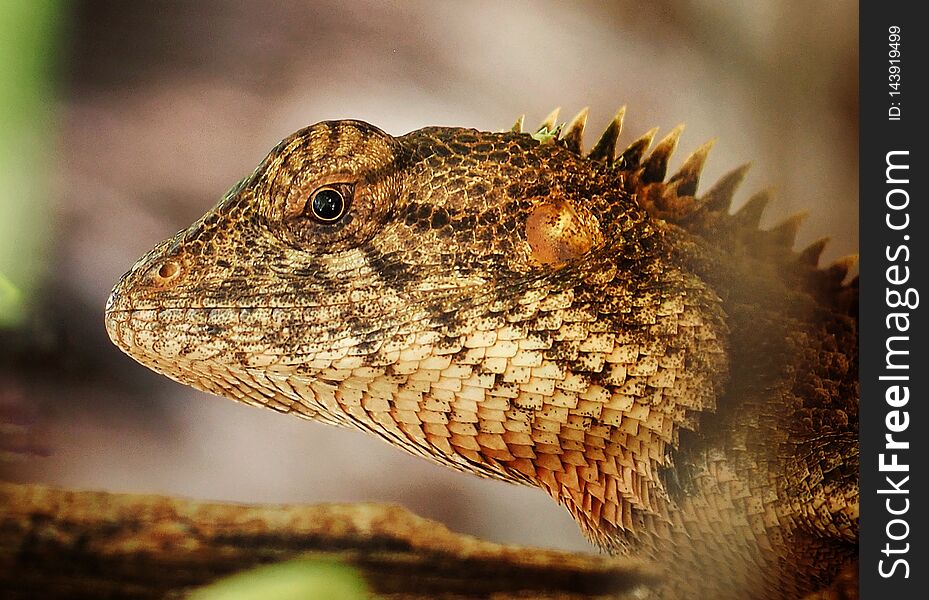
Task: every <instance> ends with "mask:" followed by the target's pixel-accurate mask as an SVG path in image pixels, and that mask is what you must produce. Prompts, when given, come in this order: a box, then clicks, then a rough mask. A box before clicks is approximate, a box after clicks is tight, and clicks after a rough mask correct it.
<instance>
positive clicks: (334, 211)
mask: <svg viewBox="0 0 929 600" xmlns="http://www.w3.org/2000/svg"><path fill="white" fill-rule="evenodd" d="M351 197H352V187H351V186H350V185H348V184H338V185H334V186H326V187H324V188H320V189H318V190H316V191H315V192H313V193H312V194H311V196H310V201H309V202H307V204H306V208H305V209H304V215H306V216H309V217H312V218H313V219H314V220H316V221H318V222H320V223H324V224H327V225H328V224H330V223H335V222H336V221H338V220H339V219H341V218H342V217H343V216H345V213H346V212H348V207H349V204H350V203H351Z"/></svg>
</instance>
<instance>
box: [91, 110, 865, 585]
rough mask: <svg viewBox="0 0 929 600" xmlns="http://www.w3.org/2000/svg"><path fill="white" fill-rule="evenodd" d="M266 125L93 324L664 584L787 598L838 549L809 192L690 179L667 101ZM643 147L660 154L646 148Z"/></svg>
mask: <svg viewBox="0 0 929 600" xmlns="http://www.w3.org/2000/svg"><path fill="white" fill-rule="evenodd" d="M557 114H558V113H557V111H554V112H553V113H552V114H551V115H549V116H548V117H547V118H546V119H545V120H544V122H543V123H542V124H541V125H540V127H539V128H538V129H537V130H534V131H524V120H523V118H522V117H521V118H520V119H519V120H518V121H517V123H516V124H515V125H514V126H513V127H512V129H511V130H509V131H504V132H484V131H478V130H475V129H466V128H455V127H426V128H423V129H419V130H417V131H413V132H410V133H408V134H406V135H402V136H392V135H389V134H387V133H385V132H384V131H381V130H380V129H378V128H377V127H375V126H373V125H370V124H368V123H365V122H362V121H356V120H341V121H324V122H321V123H318V124H315V125H312V126H309V127H307V128H304V129H302V130H300V131H297V132H296V133H294V134H293V135H291V136H289V137H287V138H286V139H284V140H283V141H282V142H280V143H279V144H278V145H277V146H276V147H275V148H274V149H273V150H271V152H270V153H269V154H268V155H267V157H266V158H265V159H264V160H263V161H262V162H261V163H260V164H259V166H258V167H257V169H256V170H255V171H254V172H253V173H252V174H251V175H249V176H248V177H245V178H244V179H242V180H241V181H239V182H238V183H237V184H236V185H235V186H234V187H233V188H232V189H231V190H230V191H229V192H227V193H226V194H225V195H224V196H223V197H222V198H221V200H220V201H219V202H218V203H217V204H216V205H215V206H214V207H213V208H212V209H211V210H210V211H209V212H207V213H206V214H205V215H204V216H203V217H201V218H200V219H199V220H197V221H196V222H195V223H193V224H192V225H191V226H190V227H188V228H186V229H183V230H181V231H180V232H178V233H177V234H176V235H174V236H172V237H170V238H168V239H167V240H165V241H163V242H162V243H160V244H158V245H157V246H155V247H154V248H153V249H152V250H151V251H150V252H148V253H147V254H145V255H144V256H143V257H142V258H140V259H139V260H138V261H137V262H136V263H135V265H134V266H132V268H131V269H130V270H129V271H128V272H127V273H126V274H125V275H124V276H123V278H122V279H121V280H120V281H119V282H118V283H117V284H116V286H115V287H114V289H113V291H112V293H111V295H110V297H109V299H108V301H107V305H106V309H105V324H106V329H107V331H108V333H109V336H110V338H111V339H112V341H113V342H114V343H115V344H117V345H118V346H119V347H120V348H121V349H122V350H123V351H124V352H126V353H127V354H129V355H130V356H131V357H132V358H134V359H135V360H137V361H139V362H140V363H142V364H143V365H146V366H147V367H149V368H151V369H153V370H155V371H157V372H159V373H162V374H164V375H166V376H168V377H170V378H172V379H174V380H176V381H178V382H180V383H183V384H186V385H190V386H193V387H194V388H197V389H199V390H203V391H206V392H209V393H212V394H215V395H219V396H224V397H227V398H230V399H232V400H236V401H240V402H244V403H247V404H251V405H256V406H262V407H267V408H270V409H272V410H275V411H280V412H283V413H289V414H293V415H297V416H299V417H304V418H308V419H314V420H318V421H323V422H326V423H331V424H335V425H339V426H344V427H350V428H355V429H360V430H363V431H367V432H370V433H372V434H374V435H376V436H378V437H380V438H383V439H384V440H386V441H387V442H389V443H390V444H392V445H394V446H396V447H399V448H401V449H403V450H405V451H407V452H410V453H412V454H414V455H417V456H420V457H424V458H426V459H429V460H431V461H434V462H437V463H439V464H442V465H445V466H448V467H451V468H453V469H457V470H459V471H464V472H467V473H472V474H477V475H480V476H485V477H491V478H496V479H502V480H505V481H509V482H515V483H522V484H528V485H532V486H536V487H538V488H541V489H542V490H544V491H545V492H546V493H548V494H549V495H550V496H551V497H552V498H554V499H555V500H556V501H557V502H559V503H560V504H562V505H564V507H565V508H566V509H567V510H568V511H569V512H570V514H571V515H572V516H573V517H574V519H575V520H576V521H577V523H578V525H579V526H580V528H581V530H582V531H583V532H584V533H585V534H586V535H587V537H588V538H589V539H590V540H591V541H592V542H593V543H594V544H596V545H597V546H599V547H600V548H602V549H604V550H605V551H608V552H611V553H615V554H621V555H631V556H636V557H642V558H646V559H650V560H653V561H655V562H656V563H658V564H659V565H664V566H665V567H666V569H667V570H666V576H665V578H664V582H663V584H662V585H661V586H660V587H659V588H657V589H654V590H652V592H653V593H654V594H655V595H656V596H657V597H665V598H675V597H684V596H687V597H717V598H764V599H773V598H791V597H801V596H803V595H805V594H809V593H811V592H815V591H816V590H820V589H824V588H826V587H828V586H829V585H830V584H831V582H832V581H833V580H834V579H835V578H836V576H837V574H839V573H840V572H842V570H843V569H845V572H846V573H847V572H848V570H849V569H853V568H854V564H855V559H856V555H857V537H858V525H857V519H858V480H857V473H858V441H857V437H858V436H857V429H858V396H859V391H858V381H857V278H854V279H853V280H852V281H851V282H848V283H845V281H846V280H847V279H848V271H849V269H850V268H851V266H853V263H852V261H851V260H840V261H838V262H836V263H835V264H833V265H831V266H829V267H825V268H824V267H820V266H819V261H820V255H821V252H822V250H823V247H824V245H825V240H822V241H819V242H816V243H814V244H812V245H811V246H809V247H808V248H806V249H804V250H801V251H799V252H797V251H794V250H793V246H794V241H795V236H796V234H797V230H798V228H799V226H800V223H801V221H802V215H799V216H794V217H791V218H788V219H787V220H786V221H784V222H783V223H781V224H780V225H777V226H775V227H773V228H771V229H767V230H765V229H761V228H760V226H759V222H760V218H761V216H762V211H763V210H764V207H765V204H766V203H767V201H768V194H767V193H765V192H762V193H760V194H756V195H755V196H752V197H751V198H750V199H749V200H748V201H747V202H746V203H745V204H744V206H743V207H741V208H740V209H739V210H738V211H736V212H734V213H731V204H732V200H733V197H734V194H735V191H736V188H737V187H738V185H739V183H740V182H741V180H742V179H743V177H744V175H745V173H746V170H747V165H743V166H741V167H738V168H736V169H735V170H733V171H731V172H730V173H728V174H727V175H724V176H723V177H722V178H721V179H720V180H719V181H718V182H717V183H716V184H714V185H713V186H711V188H710V189H709V190H708V191H705V192H704V193H702V194H699V195H698V193H697V192H698V185H699V177H700V173H701V170H702V167H703V165H704V163H705V161H706V158H707V155H708V152H709V150H710V147H711V146H712V142H710V143H707V144H705V145H703V146H701V147H699V148H698V149H697V150H696V151H694V152H693V153H692V154H691V155H690V156H689V157H688V158H686V159H685V160H684V162H683V163H682V165H681V167H680V169H679V170H678V171H677V172H675V173H674V174H672V175H671V176H670V177H669V176H668V164H669V160H670V157H671V155H672V153H673V152H674V151H675V149H676V147H677V144H678V139H679V137H680V134H681V131H682V127H683V126H679V127H677V128H675V129H674V130H673V131H671V132H670V133H669V134H668V135H667V136H665V137H664V138H662V139H661V140H659V141H658V142H657V143H655V145H654V147H652V144H653V141H654V139H655V136H656V131H657V128H656V129H652V130H651V131H649V132H648V133H646V134H645V135H643V136H642V137H640V138H638V139H636V140H634V141H633V142H632V143H631V144H629V145H628V147H627V148H626V149H625V150H622V151H620V152H617V140H618V138H619V135H620V132H621V129H622V122H623V117H624V114H625V107H623V109H621V110H620V111H619V112H618V113H617V114H616V116H615V117H614V118H613V119H612V121H611V122H610V123H609V125H608V126H607V128H606V130H605V131H604V132H603V134H602V135H601V136H600V138H599V140H598V141H597V142H596V144H595V145H594V146H593V147H592V149H590V150H589V151H586V152H585V150H584V141H583V136H584V131H585V126H586V122H587V116H588V111H587V109H584V110H583V111H581V112H580V113H579V114H578V116H577V117H575V118H574V119H572V120H571V121H570V122H569V123H567V124H564V123H562V124H560V125H559V124H557V123H558V121H557ZM650 148H651V151H649V149H650Z"/></svg>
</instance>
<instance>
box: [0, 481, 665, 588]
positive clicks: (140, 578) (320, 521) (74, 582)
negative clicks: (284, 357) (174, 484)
mask: <svg viewBox="0 0 929 600" xmlns="http://www.w3.org/2000/svg"><path fill="white" fill-rule="evenodd" d="M0 507H2V508H0V590H3V591H4V594H3V596H4V597H5V598H17V597H22V598H26V597H28V598H62V597H68V598H105V597H119V598H160V597H165V596H183V595H184V594H185V593H186V592H188V591H190V590H192V589H194V588H196V587H198V586H202V585H204V584H207V583H210V582H212V581H214V580H215V579H217V578H219V577H221V576H224V575H227V574H231V573H235V572H238V571H241V570H243V569H248V568H249V567H253V566H257V565H260V564H267V563H272V562H278V561H282V560H286V559H288V558H294V557H318V558H321V559H329V560H333V559H334V560H338V561H341V562H344V563H346V564H348V565H351V566H353V567H355V568H356V569H358V571H360V573H361V574H362V576H363V578H364V580H365V581H366V583H367V585H368V588H369V589H370V590H372V593H373V594H374V595H375V596H376V597H385V598H396V599H398V600H399V599H414V598H422V599H425V598H449V599H451V598H456V599H469V598H493V599H494V600H504V599H509V598H514V599H515V598H549V599H556V598H558V599H575V598H576V599H581V598H584V599H588V598H622V597H624V595H626V594H628V593H630V592H631V590H632V589H633V588H634V587H636V586H638V585H642V584H647V583H648V582H649V581H651V580H652V579H653V577H654V572H653V571H652V570H651V569H650V568H649V567H648V565H646V564H644V563H639V562H636V561H630V560H628V559H617V558H611V557H606V556H594V555H584V554H571V553H566V552H557V551H552V550H543V549H537V548H526V547H519V546H507V545H500V544H494V543H490V542H486V541H482V540H479V539H476V538H473V537H470V536H466V535H460V534H456V533H454V532H451V531H449V530H448V529H447V528H446V527H444V526H443V525H441V524H439V523H436V522H433V521H429V520H427V519H423V518H420V517H417V516H415V515H413V514H412V513H410V512H408V511H407V510H405V509H403V508H401V507H399V506H393V505H379V504H319V505H308V506H248V505H240V504H222V503H210V502H198V501H192V500H183V499H178V498H170V497H163V496H155V495H132V494H112V493H107V492H88V491H73V490H62V489H54V488H49V487H43V486H36V485H17V484H6V483H0Z"/></svg>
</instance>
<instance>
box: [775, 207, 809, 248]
mask: <svg viewBox="0 0 929 600" xmlns="http://www.w3.org/2000/svg"><path fill="white" fill-rule="evenodd" d="M809 215H810V213H809V212H808V211H802V212H798V213H797V214H794V215H791V216H789V217H787V218H786V219H784V220H783V221H781V222H780V223H778V224H777V225H775V226H774V227H772V228H771V229H770V233H771V235H772V236H773V237H774V239H775V240H776V242H777V243H778V244H780V245H781V246H784V247H785V248H793V246H794V243H795V242H796V241H797V232H798V231H800V226H801V225H803V222H804V221H806V218H807V217H808V216H809Z"/></svg>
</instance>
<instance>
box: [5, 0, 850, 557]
mask: <svg viewBox="0 0 929 600" xmlns="http://www.w3.org/2000/svg"><path fill="white" fill-rule="evenodd" d="M857 6H858V4H857V2H852V1H850V0H842V1H839V2H835V1H829V2H827V1H825V0H814V1H812V2H811V1H805V2H800V1H799V0H786V1H773V0H763V1H758V2H746V3H734V2H725V1H722V0H681V1H673V2H672V1H660V0H659V1H654V0H652V1H628V2H541V1H539V2H529V1H508V2H497V1H491V0H486V1H475V2H460V1H452V0H449V1H430V0H420V1H405V2H378V1H374V0H319V1H312V2H310V1H306V2H299V1H290V2H278V3H266V2H232V1H219V0H200V1H189V2H155V1H136V2H121V1H118V0H108V1H83V2H79V1H65V0H59V1H57V2H55V1H51V0H46V1H37V2H29V1H26V0H21V1H17V0H0V476H2V478H3V479H5V480H7V481H20V482H37V483H46V484H54V485H61V486H70V487H75V488H90V489H105V490H111V491H131V492H153V493H162V494H174V495H180V496H186V497H193V498H201V499H214V500H234V501H247V502H274V503H292V502H301V503H303V502H330V501H335V502H356V501H378V502H397V503H400V504H403V505H405V506H407V507H409V508H410V509H412V510H413V511H414V512H416V513H418V514H420V515H423V516H427V517H432V518H435V519H438V520H440V521H442V522H444V523H446V524H447V525H449V526H450V527H451V528H453V529H455V530H458V531H463V532H468V533H473V534H476V535H479V536H481V537H484V538H487V539H491V540H497V541H505V542H519V543H527V544H540V545H545V546H551V547H559V548H565V549H573V550H588V551H589V550H590V547H589V546H588V545H587V544H586V542H585V541H584V540H583V538H582V537H581V535H580V534H579V533H578V531H577V529H576V527H575V525H574V523H573V521H572V520H571V519H570V518H569V517H568V515H567V513H565V512H564V511H563V510H562V509H560V508H559V507H557V506H556V505H555V504H554V503H553V502H552V501H551V500H549V499H548V497H547V496H546V495H544V494H543V493H541V492H538V491H536V490H532V489H529V488H520V487H516V486H510V485H506V484H502V483H496V482H489V481H484V480H480V479H477V478H475V477H471V476H467V475H461V474H457V473H454V472H452V471H448V470H445V469H443V468H440V467H434V466H432V465H430V464H428V463H426V462H425V461H422V460H420V459H416V458H412V457H409V456H406V455H405V454H403V453H401V452H400V451H397V450H394V449H393V448H391V447H389V446H387V445H386V444H384V443H382V442H380V441H378V440H376V439H373V438H370V437H368V436H366V435H363V434H360V433H355V432H351V431H345V430H339V429H335V428H332V427H328V426H324V425H320V424H316V423H308V422H305V421H302V420H299V419H296V418H293V417H286V416H281V415H278V414H275V413H273V412H270V411H266V410H260V409H256V408H252V407H247V406H244V405H238V404H235V403H233V402H230V401H227V400H222V399H219V398H215V397H211V396H207V395H206V394H203V393H200V392H196V391H194V390H191V389H188V388H185V387H182V386H180V385H178V384H175V383H173V382H171V381H169V380H167V379H165V378H162V377H159V376H156V375H154V374H153V373H150V372H148V371H147V370H145V369H144V368H143V367H140V366H138V365H136V364H135V363H134V362H132V361H131V360H130V359H129V358H128V357H126V356H124V355H122V354H121V353H120V352H119V351H118V350H117V349H116V348H115V347H114V346H112V345H111V344H110V342H109V341H108V339H107V337H106V333H105V331H104V329H103V306H104V302H105V301H106V297H107V295H108V293H109V290H110V288H111V286H112V285H113V284H114V283H115V282H116V280H117V279H118V278H119V276H120V275H121V274H122V273H123V272H124V271H126V270H127V269H128V268H129V266H130V265H131V264H132V263H133V262H134V261H135V260H136V258H138V257H139V256H140V255H141V254H142V253H144V252H145V251H147V250H148V249H149V248H150V247H151V246H153V245H154V244H155V243H156V242H158V241H160V240H162V239H164V238H166V237H168V236H169V235H171V234H173V233H174V232H175V231H177V230H178V229H181V228H183V227H186V226H187V225H189V224H190V223H191V222H192V221H193V220H195V219H196V218H197V217H199V216H200V215H201V214H202V213H203V212H205V211H206V210H207V209H209V208H210V207H211V206H212V205H213V203H214V202H215V201H216V200H217V199H218V198H219V197H220V196H221V195H222V194H223V192H225V191H226V189H228V188H229V187H231V185H232V184H233V183H235V182H236V181H238V179H239V178H241V177H242V176H244V175H245V174H247V173H249V172H251V170H252V169H253V168H254V166H255V165H257V163H258V162H259V161H260V160H261V159H262V158H263V157H264V155H265V153H266V152H267V151H268V150H269V149H270V148H271V147H272V146H273V145H274V144H275V143H277V141H279V140H280V139H281V138H283V137H285V136H286V135H288V134H289V133H291V132H292V131H294V130H296V129H298V128H300V127H303V126H305V125H309V124H312V123H315V122H317V121H321V120H324V119H338V118H357V119H362V120H366V121H369V122H371V123H373V124H376V125H378V126H379V127H381V128H382V129H384V130H386V131H387V132H389V133H392V134H402V133H405V132H407V131H410V130H412V129H417V128H419V127H423V126H427V125H458V126H468V127H476V128H480V129H486V130H499V129H504V128H508V127H509V126H510V125H511V124H512V123H513V121H514V120H515V119H516V117H517V116H519V115H520V114H522V113H525V114H526V115H527V123H528V124H529V125H531V126H534V125H535V124H536V123H538V122H539V121H540V120H541V119H542V118H543V117H544V116H545V115H546V114H547V113H548V112H549V111H550V110H551V109H552V108H554V107H555V106H562V107H563V112H562V120H568V119H570V117H571V116H573V115H574V114H575V113H576V112H577V111H578V110H580V109H581V108H582V107H584V106H590V107H591V116H590V121H589V128H590V129H589V130H588V142H591V141H595V140H596V137H597V136H598V135H599V133H600V130H601V129H602V128H603V127H605V126H606V124H607V122H608V121H609V119H610V118H611V117H612V115H613V113H614V112H615V110H616V109H617V108H618V107H619V106H621V105H622V104H626V105H628V111H627V117H626V125H625V128H624V133H623V136H622V138H621V143H622V142H629V141H631V140H632V139H634V138H635V137H638V136H639V135H640V134H642V133H643V132H645V131H646V130H647V129H649V128H651V127H653V126H656V125H657V126H660V127H661V130H662V131H663V132H667V131H668V130H670V129H671V128H672V127H673V126H675V125H677V124H678V123H681V122H683V123H686V125H687V129H686V130H685V133H684V136H683V138H682V142H681V150H680V151H679V152H680V154H679V156H678V158H677V162H676V163H672V167H673V166H676V164H679V163H680V161H682V160H683V158H684V157H685V156H686V154H687V153H689V152H690V151H691V150H693V149H695V148H696V147H697V146H698V145H700V144H701V143H702V142H703V141H705V140H707V139H709V138H718V141H717V144H716V146H715V148H714V150H713V152H712V153H711V155H710V160H709V162H708V165H707V168H706V170H705V175H704V179H703V181H704V188H706V187H708V186H709V184H710V183H711V182H712V181H713V180H714V179H715V178H716V177H718V176H719V175H721V174H723V173H725V172H726V171H728V170H729V169H731V168H732V167H734V166H736V165H738V164H741V163H743V162H746V161H752V163H753V168H752V170H751V172H750V174H749V177H748V179H747V182H746V183H745V184H744V185H743V188H742V193H741V196H740V200H744V199H745V198H747V196H748V194H749V193H750V192H752V191H757V190H758V189H760V188H765V187H771V188H773V189H774V190H775V193H776V196H775V197H776V201H775V202H774V203H773V204H772V206H771V207H770V208H769V209H768V212H767V213H766V216H765V219H764V221H763V223H765V224H767V225H771V224H774V223H775V222H777V221H778V220H780V219H781V218H783V217H785V216H787V215H789V214H792V213H794V212H797V211H800V210H807V211H809V213H810V217H809V219H808V220H807V222H806V224H805V225H804V227H803V229H802V230H801V232H800V236H799V241H798V244H799V245H806V244H808V243H810V242H812V241H814V240H816V239H818V238H820V237H823V236H830V237H831V238H832V243H831V244H830V245H829V246H828V247H827V250H826V253H825V257H824V258H825V259H826V260H832V259H835V258H838V257H840V256H843V255H846V254H850V253H855V252H857V243H858V236H857V230H858V210H857V201H858V175H857V171H858V71H857V64H858V39H857V35H858V12H857V11H858V8H857ZM659 135H661V134H659Z"/></svg>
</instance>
